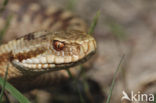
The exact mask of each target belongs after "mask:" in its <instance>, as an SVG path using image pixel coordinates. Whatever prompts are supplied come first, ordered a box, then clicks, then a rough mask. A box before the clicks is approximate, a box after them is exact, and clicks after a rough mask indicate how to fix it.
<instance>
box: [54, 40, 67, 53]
mask: <svg viewBox="0 0 156 103" xmlns="http://www.w3.org/2000/svg"><path fill="white" fill-rule="evenodd" d="M64 46H65V44H64V42H60V41H58V40H54V41H53V47H54V49H55V50H57V51H60V50H63V48H64Z"/></svg>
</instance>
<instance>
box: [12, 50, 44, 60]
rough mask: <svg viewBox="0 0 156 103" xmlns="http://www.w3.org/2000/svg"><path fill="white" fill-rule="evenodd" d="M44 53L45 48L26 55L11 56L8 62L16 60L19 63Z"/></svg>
mask: <svg viewBox="0 0 156 103" xmlns="http://www.w3.org/2000/svg"><path fill="white" fill-rule="evenodd" d="M44 52H45V48H37V49H36V50H33V51H29V52H27V53H18V54H16V55H13V54H11V58H10V60H13V59H18V60H19V61H20V62H21V61H22V60H24V59H28V58H32V57H36V56H37V55H39V54H42V53H44Z"/></svg>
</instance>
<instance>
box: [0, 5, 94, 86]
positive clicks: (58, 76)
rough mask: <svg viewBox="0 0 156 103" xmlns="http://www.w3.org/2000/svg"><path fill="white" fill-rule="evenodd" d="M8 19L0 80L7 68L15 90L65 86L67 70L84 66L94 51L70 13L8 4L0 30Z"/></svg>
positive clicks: (0, 58)
mask: <svg viewBox="0 0 156 103" xmlns="http://www.w3.org/2000/svg"><path fill="white" fill-rule="evenodd" d="M10 15H11V16H12V18H11V22H10V25H9V27H8V29H7V32H6V34H5V36H4V38H3V39H4V40H3V41H4V43H3V44H1V46H0V76H1V77H4V75H5V72H6V68H7V66H8V76H7V80H8V81H9V82H10V83H12V84H13V85H14V86H16V87H17V88H30V87H31V88H32V87H33V88H35V87H38V86H43V85H47V84H52V85H55V84H56V83H58V82H64V81H65V80H68V79H69V76H68V74H67V72H66V69H68V68H70V67H74V66H77V65H78V64H82V63H84V62H85V61H87V60H88V58H89V57H91V56H92V55H93V54H94V53H95V51H96V41H95V39H94V38H93V37H92V36H91V35H89V34H88V33H87V31H88V29H87V25H86V23H85V22H84V21H83V20H82V19H81V18H79V17H78V16H76V15H74V14H72V13H71V12H69V11H65V10H63V9H56V8H54V7H43V6H40V5H39V4H35V3H32V4H19V3H10V4H8V5H7V7H6V9H5V11H4V12H3V13H2V15H1V17H0V30H2V28H3V27H4V25H5V23H6V21H7V20H6V18H7V17H9V16H10ZM15 37H17V38H16V39H13V40H12V38H15ZM70 71H71V73H72V75H76V74H77V72H78V70H77V69H76V68H73V69H70Z"/></svg>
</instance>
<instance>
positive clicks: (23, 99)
mask: <svg viewBox="0 0 156 103" xmlns="http://www.w3.org/2000/svg"><path fill="white" fill-rule="evenodd" d="M7 68H8V67H7ZM6 75H7V73H6ZM6 75H5V77H6ZM4 84H5V87H3V88H5V89H6V90H7V91H8V92H9V93H11V95H12V96H13V97H14V98H16V99H17V100H18V101H19V102H20V103H30V101H29V100H28V99H27V98H26V97H25V96H24V95H22V94H21V93H20V92H19V91H18V90H17V89H16V88H15V87H13V86H12V85H11V84H10V83H8V82H7V81H6V80H5V79H3V78H1V77H0V85H1V86H4ZM3 88H2V90H3ZM3 91H4V90H3ZM1 93H2V92H1Z"/></svg>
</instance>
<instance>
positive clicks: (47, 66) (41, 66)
mask: <svg viewBox="0 0 156 103" xmlns="http://www.w3.org/2000/svg"><path fill="white" fill-rule="evenodd" d="M94 54H95V51H92V52H90V53H89V54H88V55H87V56H85V57H84V58H82V59H80V60H77V61H74V62H69V63H59V64H57V63H21V62H17V61H12V64H13V65H14V66H15V67H16V68H17V69H19V70H20V71H24V72H26V71H31V72H48V71H57V70H61V69H67V68H70V67H73V66H76V65H79V64H82V63H84V62H86V61H87V60H88V59H89V58H90V57H91V56H92V55H94Z"/></svg>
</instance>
